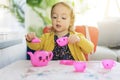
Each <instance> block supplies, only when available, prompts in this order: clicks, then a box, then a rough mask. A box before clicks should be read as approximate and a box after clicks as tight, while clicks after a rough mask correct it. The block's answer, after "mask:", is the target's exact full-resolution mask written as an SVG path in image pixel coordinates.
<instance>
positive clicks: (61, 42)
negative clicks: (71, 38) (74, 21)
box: [56, 37, 68, 46]
mask: <svg viewBox="0 0 120 80" xmlns="http://www.w3.org/2000/svg"><path fill="white" fill-rule="evenodd" d="M56 42H57V43H58V45H59V46H65V45H67V44H68V37H61V38H59V39H57V40H56Z"/></svg>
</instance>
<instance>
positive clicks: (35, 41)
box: [32, 37, 41, 43]
mask: <svg viewBox="0 0 120 80" xmlns="http://www.w3.org/2000/svg"><path fill="white" fill-rule="evenodd" d="M39 42H41V40H40V39H39V38H37V37H36V38H34V39H33V40H32V43H39Z"/></svg>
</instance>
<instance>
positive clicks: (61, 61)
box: [60, 60, 74, 65]
mask: <svg viewBox="0 0 120 80" xmlns="http://www.w3.org/2000/svg"><path fill="white" fill-rule="evenodd" d="M73 63H74V60H60V64H63V65H73Z"/></svg>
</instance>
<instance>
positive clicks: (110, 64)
mask: <svg viewBox="0 0 120 80" xmlns="http://www.w3.org/2000/svg"><path fill="white" fill-rule="evenodd" d="M102 65H103V67H104V68H105V69H112V68H113V67H114V66H115V61H114V60H112V59H105V60H102Z"/></svg>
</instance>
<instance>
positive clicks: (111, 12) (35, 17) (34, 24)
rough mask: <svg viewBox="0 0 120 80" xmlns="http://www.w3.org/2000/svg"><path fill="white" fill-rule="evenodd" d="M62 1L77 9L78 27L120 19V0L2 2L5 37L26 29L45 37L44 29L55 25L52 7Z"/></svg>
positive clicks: (0, 16) (0, 15)
mask: <svg viewBox="0 0 120 80" xmlns="http://www.w3.org/2000/svg"><path fill="white" fill-rule="evenodd" d="M60 1H64V2H67V3H68V4H70V5H71V6H73V8H74V11H75V15H76V18H75V25H83V24H84V25H97V22H98V21H100V20H103V19H105V18H111V17H112V18H113V17H114V18H116V17H120V0H0V33H1V35H2V34H3V33H4V32H5V33H4V34H5V35H7V32H10V33H13V34H14V33H15V34H16V35H19V32H22V31H24V29H26V31H27V32H31V31H35V32H36V34H37V36H41V34H42V30H43V28H44V27H45V26H49V25H51V19H50V9H51V6H52V5H53V4H55V3H56V2H60ZM14 36H15V35H14ZM15 37H19V36H15ZM0 39H2V37H0Z"/></svg>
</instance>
